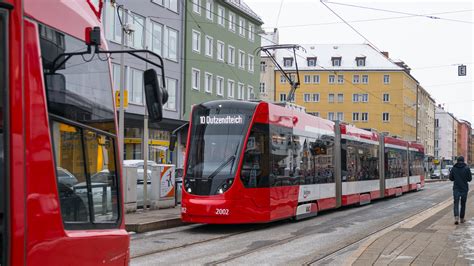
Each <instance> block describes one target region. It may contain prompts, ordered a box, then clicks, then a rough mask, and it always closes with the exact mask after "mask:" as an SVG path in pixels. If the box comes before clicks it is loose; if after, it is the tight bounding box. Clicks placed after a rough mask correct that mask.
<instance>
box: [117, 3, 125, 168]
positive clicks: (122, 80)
mask: <svg viewBox="0 0 474 266" xmlns="http://www.w3.org/2000/svg"><path fill="white" fill-rule="evenodd" d="M117 8H119V6H117ZM122 10H123V8H122ZM117 12H119V11H117ZM123 14H126V12H125V13H123ZM121 27H122V41H121V45H120V50H123V49H124V46H126V45H127V43H126V41H127V38H126V37H127V36H126V33H127V32H126V29H125V25H123V24H122V25H121ZM124 94H125V66H124V54H123V53H121V54H120V107H119V152H120V158H121V160H122V162H121V163H122V164H123V159H124V157H125V152H124V139H123V138H124V131H125V127H124V126H125V117H124V116H125V110H124V101H125V97H124Z"/></svg>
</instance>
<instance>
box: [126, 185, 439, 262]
mask: <svg viewBox="0 0 474 266" xmlns="http://www.w3.org/2000/svg"><path fill="white" fill-rule="evenodd" d="M441 193H443V190H439V189H437V190H434V191H432V193H431V194H430V196H435V195H438V194H441ZM417 194H418V193H408V195H407V194H405V195H404V197H405V199H407V200H409V199H410V198H413V197H416V196H417ZM387 200H390V199H387ZM404 204H406V203H405V202H401V203H397V204H395V205H392V206H391V207H395V208H396V207H398V206H401V205H404ZM368 206H376V205H368ZM435 206H436V205H435ZM430 208H433V206H432V207H430ZM417 214H418V213H417V212H414V213H410V214H409V215H407V216H403V217H401V218H400V219H398V220H397V221H396V222H393V223H390V224H388V225H386V226H384V227H382V228H380V229H378V230H376V231H374V232H372V233H370V234H369V235H365V236H360V237H357V239H354V241H350V242H348V243H344V244H343V247H341V248H336V249H333V250H331V252H330V253H327V254H322V255H320V256H313V257H311V258H308V259H307V260H304V262H303V263H302V264H306V265H309V264H312V263H317V262H318V261H322V260H326V259H328V258H329V257H330V256H331V255H334V254H336V253H338V252H340V251H341V250H344V249H347V248H349V247H351V246H354V245H357V244H358V243H360V242H363V241H364V240H365V239H367V238H369V237H371V236H373V235H374V234H376V233H377V232H380V231H382V230H384V229H386V228H389V227H390V226H394V225H396V224H398V223H400V222H401V221H404V220H407V219H410V218H411V217H413V216H415V215H417ZM348 215H350V214H348ZM357 216H358V215H357ZM357 216H354V217H353V220H356V218H357ZM344 217H346V216H344ZM316 219H317V218H316ZM338 220H340V222H337V223H333V222H332V221H331V220H329V221H324V222H322V223H321V224H318V225H317V226H315V229H313V230H310V231H306V233H305V234H301V235H293V236H290V237H287V238H284V239H281V240H276V241H269V242H270V244H266V245H263V246H261V247H258V248H254V249H252V250H245V251H241V252H237V253H235V254H231V255H229V256H228V257H226V258H223V259H220V260H215V261H212V262H209V263H206V264H205V265H217V264H222V263H226V262H230V261H233V260H236V259H238V258H241V257H244V256H246V255H249V254H253V253H256V252H260V251H263V250H266V249H269V248H272V247H276V246H280V245H284V244H286V243H289V242H292V241H294V240H297V239H300V238H303V237H307V236H308V235H310V234H318V233H324V232H325V231H326V230H328V229H329V228H331V227H340V226H342V225H344V224H346V223H347V222H350V221H348V220H346V219H338ZM303 221H304V220H303ZM278 223H279V222H274V223H269V224H265V225H255V226H253V227H252V228H250V229H246V230H242V231H239V232H235V233H231V234H226V235H221V236H218V237H212V238H208V239H203V240H198V241H195V242H191V243H186V244H183V245H179V246H173V247H167V248H162V249H155V250H150V251H148V252H143V253H139V254H136V255H132V256H131V259H139V258H143V257H147V256H151V255H155V254H160V253H165V252H168V251H174V250H180V249H184V248H189V247H193V246H198V245H201V244H206V243H211V242H216V241H221V240H225V239H229V238H233V237H236V236H239V235H243V234H247V233H252V232H255V231H261V230H265V229H268V228H271V227H276V226H278V225H279V224H278ZM281 223H282V222H280V224H281ZM292 234H295V233H292Z"/></svg>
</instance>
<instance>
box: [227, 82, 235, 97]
mask: <svg viewBox="0 0 474 266" xmlns="http://www.w3.org/2000/svg"><path fill="white" fill-rule="evenodd" d="M234 84H235V83H234V81H233V80H230V79H229V80H228V81H227V97H229V98H234Z"/></svg>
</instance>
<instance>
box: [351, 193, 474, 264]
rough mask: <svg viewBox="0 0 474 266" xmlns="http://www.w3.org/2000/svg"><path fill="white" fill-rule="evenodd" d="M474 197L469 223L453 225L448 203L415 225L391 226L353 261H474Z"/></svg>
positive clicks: (450, 262)
mask: <svg viewBox="0 0 474 266" xmlns="http://www.w3.org/2000/svg"><path fill="white" fill-rule="evenodd" d="M472 200H473V197H469V198H468V200H467V213H466V217H465V218H466V223H464V224H459V225H454V217H453V205H452V203H451V204H449V205H448V206H447V207H445V208H443V209H442V210H440V211H439V212H437V213H435V214H434V215H431V216H430V217H429V218H427V219H420V221H419V223H417V224H412V226H400V227H398V228H396V229H395V230H392V231H390V232H388V233H386V234H384V235H382V236H380V237H379V238H377V239H376V240H375V241H373V242H372V243H370V245H368V246H366V247H365V248H364V247H362V252H361V253H359V254H360V256H358V257H357V258H356V259H355V261H351V262H350V263H353V265H470V264H473V263H474V217H473V214H474V209H473V207H474V206H473V205H472Z"/></svg>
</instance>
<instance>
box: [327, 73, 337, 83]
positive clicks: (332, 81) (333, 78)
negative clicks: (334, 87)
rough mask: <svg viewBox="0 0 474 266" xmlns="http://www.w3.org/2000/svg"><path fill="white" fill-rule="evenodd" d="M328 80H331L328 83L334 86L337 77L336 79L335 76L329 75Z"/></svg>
mask: <svg viewBox="0 0 474 266" xmlns="http://www.w3.org/2000/svg"><path fill="white" fill-rule="evenodd" d="M328 79H329V80H328V83H329V84H334V82H335V79H336V77H335V76H334V75H329V78H328Z"/></svg>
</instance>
